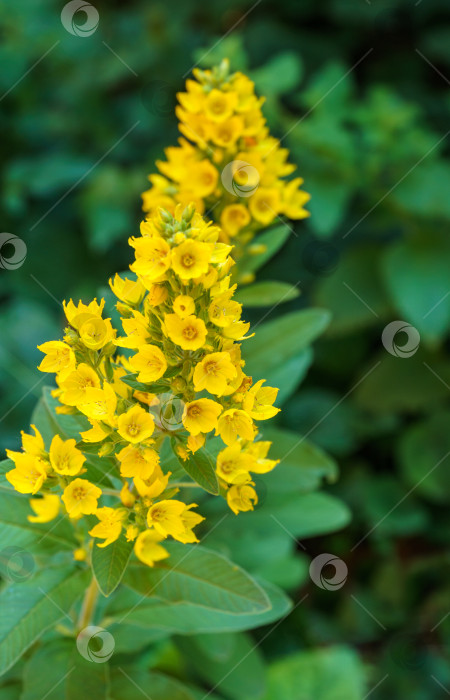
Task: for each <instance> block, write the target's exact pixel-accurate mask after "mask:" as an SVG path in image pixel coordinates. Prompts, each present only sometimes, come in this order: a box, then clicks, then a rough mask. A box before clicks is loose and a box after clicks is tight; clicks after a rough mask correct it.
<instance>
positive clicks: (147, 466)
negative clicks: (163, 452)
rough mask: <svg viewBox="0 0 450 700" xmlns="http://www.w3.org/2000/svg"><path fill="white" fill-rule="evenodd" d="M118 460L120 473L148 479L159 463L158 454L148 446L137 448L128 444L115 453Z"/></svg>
mask: <svg viewBox="0 0 450 700" xmlns="http://www.w3.org/2000/svg"><path fill="white" fill-rule="evenodd" d="M116 456H117V459H118V460H119V462H120V475H121V476H125V477H133V478H134V477H139V478H140V479H149V478H150V477H151V476H152V474H153V472H154V471H155V469H156V467H157V466H158V465H159V455H158V453H157V452H155V450H152V449H151V448H150V447H145V448H144V449H139V448H138V447H133V446H132V445H128V446H127V447H124V448H123V449H122V450H120V452H119V453H118V454H117V455H116Z"/></svg>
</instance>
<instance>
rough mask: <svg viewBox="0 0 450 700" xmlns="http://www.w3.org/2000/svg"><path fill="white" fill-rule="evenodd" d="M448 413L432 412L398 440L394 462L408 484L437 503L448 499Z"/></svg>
mask: <svg viewBox="0 0 450 700" xmlns="http://www.w3.org/2000/svg"><path fill="white" fill-rule="evenodd" d="M449 425H450V412H449V411H442V412H440V413H436V414H435V415H433V416H430V417H429V418H426V419H425V420H423V421H420V422H418V423H416V424H414V425H412V426H411V427H410V428H408V429H407V430H406V431H405V432H404V433H403V434H402V435H401V437H400V441H399V444H398V450H397V452H398V461H399V463H400V468H401V471H402V473H403V476H404V478H405V480H406V482H407V484H408V485H410V486H412V487H414V489H415V490H416V489H417V493H420V494H422V495H423V496H425V497H426V498H430V499H431V500H432V501H435V502H437V503H445V502H446V501H449V500H450V473H449V465H450V454H449V453H450V433H449V429H448V427H449Z"/></svg>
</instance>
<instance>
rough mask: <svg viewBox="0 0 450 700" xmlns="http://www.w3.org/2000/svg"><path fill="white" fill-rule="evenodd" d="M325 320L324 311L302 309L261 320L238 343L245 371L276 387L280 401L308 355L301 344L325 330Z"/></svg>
mask: <svg viewBox="0 0 450 700" xmlns="http://www.w3.org/2000/svg"><path fill="white" fill-rule="evenodd" d="M329 320H330V315H329V313H328V311H325V310H323V309H306V310H304V311H294V312H293V313H289V314H285V315H284V316H281V317H280V318H276V319H274V320H273V321H267V322H266V323H263V324H261V325H260V326H258V327H257V329H256V334H255V336H254V337H253V338H250V339H249V340H247V341H246V342H245V343H244V345H243V347H242V350H243V357H244V359H245V362H246V365H245V371H246V374H248V375H250V376H253V377H257V378H258V379H266V380H267V385H268V386H275V387H279V388H280V390H281V391H280V395H281V398H280V400H281V401H283V400H284V399H285V398H286V397H287V396H289V394H290V393H291V392H292V391H294V390H295V383H294V380H293V377H295V370H296V368H297V366H298V367H300V368H301V370H302V371H303V368H304V365H305V363H308V362H309V361H310V359H311V357H310V355H308V356H306V355H305V348H307V346H308V345H309V344H310V343H311V342H312V341H313V340H315V338H317V336H319V335H320V334H321V333H322V332H323V331H324V330H325V328H326V327H327V325H328V323H329ZM293 373H294V374H293ZM280 380H281V381H280Z"/></svg>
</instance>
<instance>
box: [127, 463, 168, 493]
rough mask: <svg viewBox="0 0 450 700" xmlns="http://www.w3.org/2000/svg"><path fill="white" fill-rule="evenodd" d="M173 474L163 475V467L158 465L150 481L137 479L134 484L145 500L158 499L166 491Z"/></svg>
mask: <svg viewBox="0 0 450 700" xmlns="http://www.w3.org/2000/svg"><path fill="white" fill-rule="evenodd" d="M171 473H172V472H168V473H167V474H163V472H162V469H161V467H160V466H159V465H158V466H157V467H155V470H154V471H153V473H152V475H151V476H150V477H149V478H148V479H140V478H139V477H135V478H134V480H133V483H134V485H135V487H136V490H137V492H138V494H139V495H140V496H142V497H144V498H158V496H160V495H161V494H162V492H163V491H165V490H166V488H167V484H168V481H169V477H170V475H171Z"/></svg>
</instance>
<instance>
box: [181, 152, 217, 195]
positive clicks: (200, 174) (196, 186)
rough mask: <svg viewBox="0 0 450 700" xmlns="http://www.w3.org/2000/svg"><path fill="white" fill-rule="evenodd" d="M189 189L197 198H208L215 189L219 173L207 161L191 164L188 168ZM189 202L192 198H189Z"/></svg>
mask: <svg viewBox="0 0 450 700" xmlns="http://www.w3.org/2000/svg"><path fill="white" fill-rule="evenodd" d="M188 177H189V180H188V183H189V188H190V191H191V192H195V193H196V195H197V197H200V198H203V197H208V195H210V194H212V192H214V190H215V189H216V187H217V182H218V180H219V173H218V172H217V170H216V168H215V167H214V165H213V164H212V163H211V162H210V161H209V160H206V159H205V160H201V161H199V162H197V163H193V164H192V165H191V167H190V168H189V175H188ZM189 199H190V200H191V201H192V199H194V198H193V197H190V198H189Z"/></svg>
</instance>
